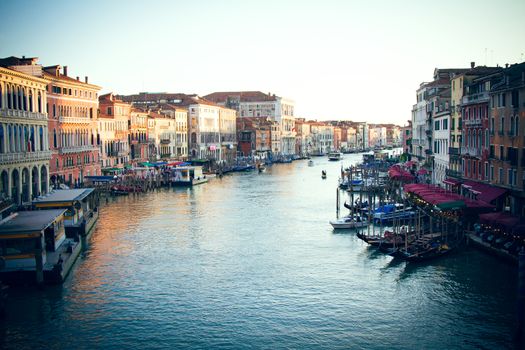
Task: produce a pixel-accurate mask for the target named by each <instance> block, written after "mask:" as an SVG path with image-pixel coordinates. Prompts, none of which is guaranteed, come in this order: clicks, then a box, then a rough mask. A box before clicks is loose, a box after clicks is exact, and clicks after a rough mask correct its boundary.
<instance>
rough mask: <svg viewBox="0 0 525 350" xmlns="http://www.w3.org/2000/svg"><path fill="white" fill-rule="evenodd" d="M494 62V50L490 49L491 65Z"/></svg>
mask: <svg viewBox="0 0 525 350" xmlns="http://www.w3.org/2000/svg"><path fill="white" fill-rule="evenodd" d="M493 64H494V50H492V49H490V65H493Z"/></svg>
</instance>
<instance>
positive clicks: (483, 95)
mask: <svg viewBox="0 0 525 350" xmlns="http://www.w3.org/2000/svg"><path fill="white" fill-rule="evenodd" d="M488 100H489V92H488V91H483V92H480V93H477V94H472V95H467V96H463V99H462V104H468V103H480V102H487V101H488Z"/></svg>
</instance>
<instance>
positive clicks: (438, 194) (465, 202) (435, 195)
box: [404, 184, 494, 210]
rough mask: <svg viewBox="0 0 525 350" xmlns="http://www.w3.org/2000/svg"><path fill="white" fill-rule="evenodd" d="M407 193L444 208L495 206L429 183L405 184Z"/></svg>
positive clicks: (485, 207)
mask: <svg viewBox="0 0 525 350" xmlns="http://www.w3.org/2000/svg"><path fill="white" fill-rule="evenodd" d="M404 190H405V192H407V193H413V194H415V195H417V196H418V197H420V198H421V199H422V200H424V201H425V202H427V203H430V204H432V205H435V206H437V207H438V208H440V209H442V210H455V209H461V208H465V207H466V208H469V209H480V210H481V209H484V210H485V209H493V208H494V206H493V205H491V204H489V203H486V202H483V201H481V200H472V199H468V198H465V197H463V196H461V195H459V194H457V193H454V192H450V191H447V190H445V189H443V188H441V187H439V186H435V185H427V184H407V185H405V186H404Z"/></svg>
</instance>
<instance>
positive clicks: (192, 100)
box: [117, 92, 219, 107]
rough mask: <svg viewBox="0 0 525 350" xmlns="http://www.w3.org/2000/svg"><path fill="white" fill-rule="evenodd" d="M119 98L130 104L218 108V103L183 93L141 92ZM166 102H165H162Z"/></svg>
mask: <svg viewBox="0 0 525 350" xmlns="http://www.w3.org/2000/svg"><path fill="white" fill-rule="evenodd" d="M117 97H118V98H121V99H122V100H123V101H125V102H128V103H133V104H135V103H144V104H148V103H150V104H159V103H169V104H170V105H173V106H182V107H187V106H190V105H193V104H203V105H208V106H217V107H219V106H218V105H217V104H216V103H214V102H212V101H209V100H207V99H204V98H202V97H199V96H198V95H196V94H191V95H188V94H183V93H165V92H159V93H157V92H155V93H149V92H141V93H139V94H135V95H118V96H117ZM162 101H165V102H162Z"/></svg>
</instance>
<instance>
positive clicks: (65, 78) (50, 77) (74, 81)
mask: <svg viewBox="0 0 525 350" xmlns="http://www.w3.org/2000/svg"><path fill="white" fill-rule="evenodd" d="M42 73H43V77H44V78H45V79H60V80H65V81H68V82H73V83H75V84H82V85H87V86H91V87H95V88H99V89H101V87H100V86H97V85H93V84H89V83H86V82H83V81H82V80H76V79H74V78H71V77H69V76H67V75H64V74H62V73H60V74H59V75H58V77H57V76H56V75H54V74H51V73H49V72H47V71H45V70H42Z"/></svg>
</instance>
